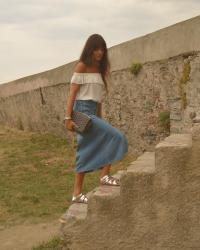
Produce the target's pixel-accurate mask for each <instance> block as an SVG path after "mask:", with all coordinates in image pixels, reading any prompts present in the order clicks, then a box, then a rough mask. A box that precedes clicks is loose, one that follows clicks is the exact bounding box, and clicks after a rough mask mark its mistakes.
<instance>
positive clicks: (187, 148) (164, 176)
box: [155, 134, 192, 196]
mask: <svg viewBox="0 0 200 250" xmlns="http://www.w3.org/2000/svg"><path fill="white" fill-rule="evenodd" d="M191 152H192V136H191V134H171V135H170V136H168V137H166V138H165V139H164V140H163V141H161V142H160V143H158V144H157V145H156V147H155V166H156V180H155V186H156V188H157V190H158V191H159V192H157V193H159V195H161V196H162V195H163V194H165V193H167V192H168V193H171V192H169V191H170V190H171V191H172V194H173V195H175V194H177V195H178V194H179V193H180V188H181V187H182V186H183V185H184V175H185V174H186V173H185V167H186V164H187V161H188V160H189V159H190V156H191ZM175 192H176V193H175Z"/></svg>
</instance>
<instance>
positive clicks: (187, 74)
mask: <svg viewBox="0 0 200 250" xmlns="http://www.w3.org/2000/svg"><path fill="white" fill-rule="evenodd" d="M190 71H191V66H190V63H189V62H187V63H185V64H184V65H183V72H182V76H181V78H180V80H179V82H178V87H179V95H180V97H181V101H182V108H184V109H185V108H186V106H187V96H186V90H185V86H186V83H187V82H188V81H189V79H190Z"/></svg>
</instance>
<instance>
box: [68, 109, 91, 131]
mask: <svg viewBox="0 0 200 250" xmlns="http://www.w3.org/2000/svg"><path fill="white" fill-rule="evenodd" d="M71 117H72V121H73V122H74V123H75V125H76V126H75V127H74V130H75V131H76V132H77V133H84V132H86V131H88V129H89V128H90V127H91V125H92V119H91V117H90V116H89V115H87V114H85V113H82V112H80V111H75V110H73V111H72V114H71Z"/></svg>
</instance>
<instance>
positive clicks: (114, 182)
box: [100, 174, 120, 186]
mask: <svg viewBox="0 0 200 250" xmlns="http://www.w3.org/2000/svg"><path fill="white" fill-rule="evenodd" d="M100 184H101V185H110V186H120V181H119V179H117V178H115V177H113V176H111V175H110V174H107V175H104V176H103V177H101V178H100Z"/></svg>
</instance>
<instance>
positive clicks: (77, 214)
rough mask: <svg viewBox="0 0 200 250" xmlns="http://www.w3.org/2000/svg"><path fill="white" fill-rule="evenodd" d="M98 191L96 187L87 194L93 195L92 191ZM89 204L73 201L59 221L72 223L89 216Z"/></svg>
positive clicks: (88, 195)
mask: <svg viewBox="0 0 200 250" xmlns="http://www.w3.org/2000/svg"><path fill="white" fill-rule="evenodd" d="M95 191H96V188H95V189H93V190H92V191H90V192H88V193H87V194H86V196H87V197H88V198H90V197H91V195H92V193H93V192H95ZM87 210H88V204H84V203H73V204H71V205H70V207H69V208H68V209H67V211H66V212H65V213H64V214H63V215H62V216H61V217H60V219H59V221H60V223H62V224H65V223H70V222H74V221H81V220H85V219H86V217H87Z"/></svg>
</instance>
